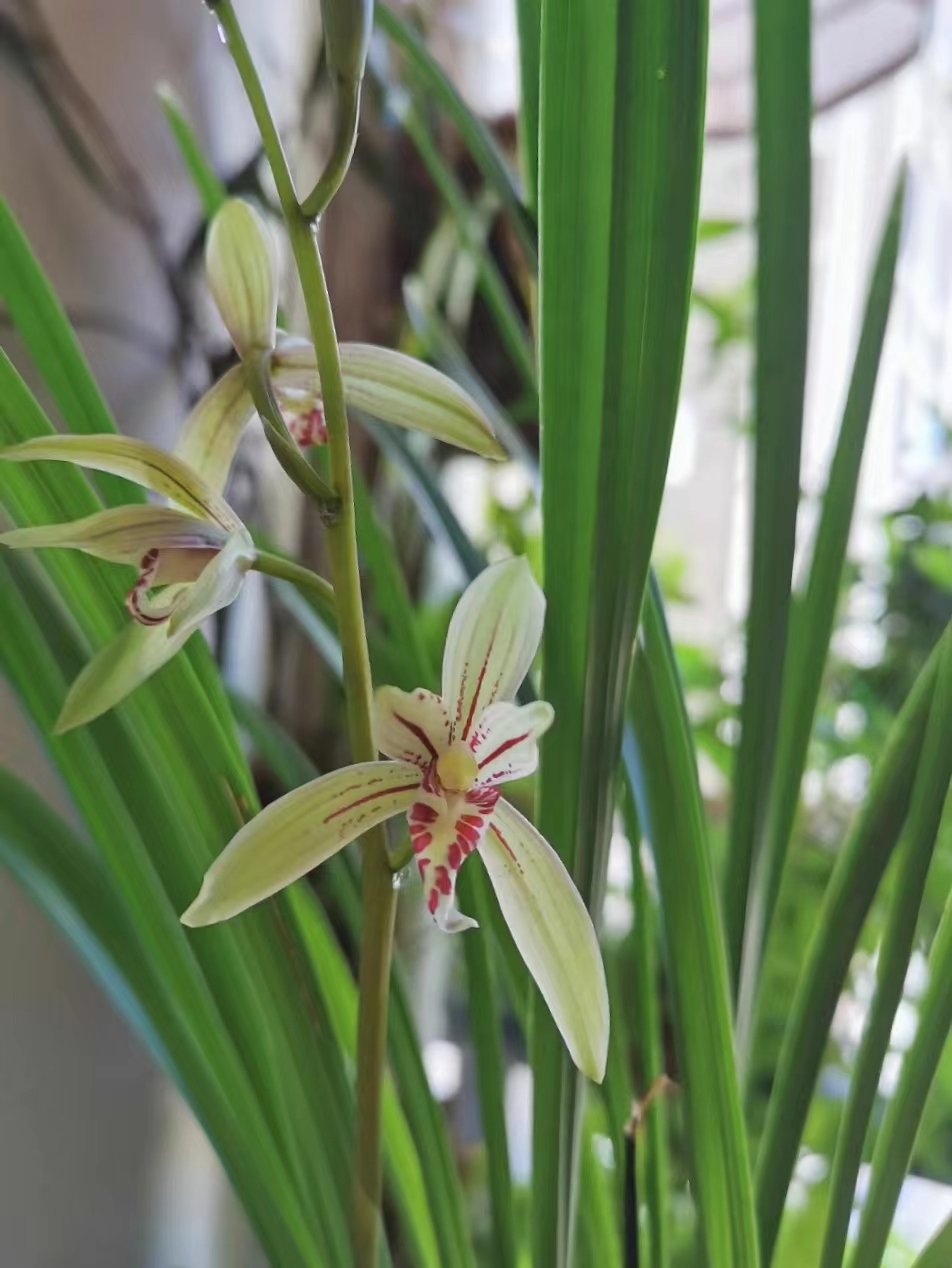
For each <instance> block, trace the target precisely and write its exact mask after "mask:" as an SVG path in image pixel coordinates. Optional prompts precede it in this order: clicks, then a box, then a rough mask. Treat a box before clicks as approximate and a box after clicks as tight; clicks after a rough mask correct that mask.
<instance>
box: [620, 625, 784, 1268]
mask: <svg viewBox="0 0 952 1268" xmlns="http://www.w3.org/2000/svg"><path fill="white" fill-rule="evenodd" d="M643 636H644V647H643V649H639V652H638V654H637V656H636V658H635V673H634V680H633V684H632V718H633V721H634V729H635V737H636V747H637V754H634V753H633V754H630V755H629V754H626V765H627V766H628V769H629V778H630V779H631V781H632V784H633V791H634V793H635V796H636V800H637V802H638V812H639V819H640V820H641V823H642V827H643V829H644V831H645V832H646V835H647V836H648V839H649V841H650V842H651V847H652V852H653V855H654V860H655V869H656V871H657V874H658V885H659V889H660V893H661V909H662V916H663V920H664V941H665V947H666V953H667V954H666V959H667V969H668V980H669V981H670V983H671V988H672V993H673V998H674V1019H675V1027H676V1033H677V1049H678V1058H679V1067H680V1080H681V1081H682V1082H683V1087H684V1097H685V1102H686V1107H687V1114H688V1122H689V1129H690V1134H689V1148H690V1152H691V1174H692V1179H693V1185H694V1188H695V1193H696V1197H697V1202H698V1206H699V1213H700V1220H701V1229H702V1236H703V1239H704V1244H705V1248H706V1254H705V1256H704V1263H706V1264H708V1265H710V1268H721V1266H723V1268H737V1265H739V1264H744V1265H751V1268H756V1265H757V1264H758V1263H759V1262H760V1258H759V1254H758V1247H757V1228H756V1223H755V1220H754V1205H753V1192H752V1186H751V1177H750V1165H749V1162H748V1157H747V1141H746V1138H745V1136H744V1125H743V1117H742V1115H741V1107H740V1095H739V1091H738V1085H737V1072H736V1068H735V1064H734V1047H733V1037H732V1034H731V1018H730V990H729V986H728V977H727V960H726V954H725V948H724V940H723V930H722V928H721V922H720V911H719V909H718V903H717V889H716V886H715V883H714V873H713V867H712V863H711V856H710V851H709V847H708V843H707V840H706V833H705V827H704V808H703V804H702V802H701V793H700V788H699V786H698V782H697V765H696V759H695V755H694V746H693V743H692V741H691V731H690V725H689V723H688V718H687V714H686V712H685V710H684V703H683V699H682V695H681V690H680V686H679V683H678V673H677V667H676V665H675V663H674V653H673V650H672V648H671V644H670V642H669V640H668V636H667V630H666V629H665V627H664V622H663V618H662V616H661V608H660V605H659V604H657V603H655V602H646V604H645V615H644V635H643Z"/></svg>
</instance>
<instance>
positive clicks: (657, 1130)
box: [616, 597, 671, 1268]
mask: <svg viewBox="0 0 952 1268" xmlns="http://www.w3.org/2000/svg"><path fill="white" fill-rule="evenodd" d="M649 602H651V599H650V597H649ZM622 805H623V807H624V812H625V829H626V831H627V833H628V838H629V841H630V843H631V865H632V876H633V884H632V897H633V901H634V909H635V924H634V931H633V937H632V959H633V960H634V963H633V964H632V966H631V968H632V971H633V975H634V977H635V979H636V996H635V998H636V1007H637V1012H636V1015H635V1028H634V1029H635V1035H636V1037H637V1042H638V1047H639V1052H640V1054H641V1074H642V1079H643V1086H642V1087H640V1088H639V1089H638V1092H639V1094H640V1096H645V1095H646V1094H647V1093H648V1091H649V1090H650V1089H651V1088H652V1087H653V1086H654V1085H655V1083H656V1081H657V1080H658V1079H660V1078H661V1077H662V1076H663V1075H664V1074H665V1073H666V1071H665V1060H664V1042H663V1036H662V1033H661V1016H660V1010H659V1007H658V965H657V963H656V961H657V948H656V937H657V929H656V924H657V916H656V913H655V909H654V903H653V901H652V897H651V894H650V892H649V889H648V879H647V877H646V876H645V868H644V862H643V860H642V857H641V825H640V824H639V822H638V816H637V811H636V808H635V799H634V795H633V793H632V790H631V785H630V783H629V781H627V780H626V781H625V788H624V797H623V801H622ZM616 1024H617V1022H616ZM639 1153H640V1154H641V1156H642V1158H643V1171H644V1174H645V1176H646V1178H647V1184H646V1186H645V1194H644V1197H645V1205H646V1207H647V1211H648V1245H649V1247H650V1255H649V1256H646V1257H645V1262H646V1263H647V1264H650V1265H651V1268H668V1264H669V1263H670V1256H671V1230H670V1223H671V1220H670V1210H669V1204H668V1196H669V1195H668V1186H669V1183H670V1166H669V1159H668V1111H667V1106H666V1105H665V1102H664V1097H663V1096H659V1097H657V1098H656V1099H655V1100H654V1102H653V1103H652V1105H651V1108H650V1110H649V1111H648V1119H647V1124H646V1126H645V1128H644V1132H643V1134H642V1135H641V1137H640V1145H639Z"/></svg>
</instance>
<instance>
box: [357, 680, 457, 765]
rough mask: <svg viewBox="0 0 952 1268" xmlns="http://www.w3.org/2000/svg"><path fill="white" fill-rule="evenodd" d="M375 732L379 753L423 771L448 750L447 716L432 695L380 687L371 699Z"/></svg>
mask: <svg viewBox="0 0 952 1268" xmlns="http://www.w3.org/2000/svg"><path fill="white" fill-rule="evenodd" d="M374 732H375V734H376V736H377V748H378V749H379V750H380V752H381V753H385V754H386V755H387V757H395V758H397V759H398V760H399V761H402V762H415V763H416V764H417V765H418V766H420V767H426V766H429V764H430V762H432V761H435V760H436V759H437V758H438V757H439V756H440V754H441V753H444V752H445V751H446V750H447V749H448V748H449V743H450V719H449V714H448V713H447V712H446V707H445V705H444V704H443V701H442V700H441V699H440V697H439V696H437V695H435V694H434V693H433V692H432V691H423V690H422V689H421V690H419V691H413V692H409V691H401V690H400V689H399V687H381V688H380V689H379V690H378V691H377V693H376V695H375V696H374Z"/></svg>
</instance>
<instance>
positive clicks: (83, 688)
mask: <svg viewBox="0 0 952 1268" xmlns="http://www.w3.org/2000/svg"><path fill="white" fill-rule="evenodd" d="M173 593H174V592H173V590H172V587H170V588H169V590H167V591H165V594H166V595H168V596H169V597H170V598H171V597H172V596H173ZM189 633H190V631H188V630H186V631H185V632H184V633H182V634H175V635H173V634H171V633H170V631H169V626H168V623H167V622H166V623H165V624H163V625H139V624H137V623H136V622H135V621H130V622H129V624H128V625H126V626H124V627H123V629H122V630H121V631H120V632H119V633H118V634H117V635H116V636H115V638H113V639H112V640H111V641H110V642H108V643H106V645H105V646H104V647H102V648H100V650H99V651H98V652H97V653H96V654H95V656H93V658H92V660H91V661H90V662H89V664H88V665H87V666H86V667H85V669H83V671H82V673H80V675H79V677H78V678H77V679H76V681H75V682H74V683H73V685H72V686H71V687H70V689H69V693H68V695H67V697H66V701H65V703H64V705H63V709H62V712H61V713H60V716H59V718H58V720H57V723H56V732H57V734H59V735H62V733H63V732H64V731H71V730H73V728H74V727H77V726H84V725H85V724H86V723H87V722H92V721H93V720H94V719H95V718H98V717H99V716H100V715H101V714H103V713H106V712H107V711H108V710H109V709H112V708H113V707H114V706H115V705H117V704H119V702H120V701H121V700H124V699H125V698H126V696H128V695H129V694H130V693H131V692H133V691H135V689H136V687H138V686H139V685H140V684H141V683H143V682H145V680H146V679H147V678H150V677H151V676H152V674H154V673H155V672H156V670H158V669H161V668H162V666H163V665H164V664H166V663H167V662H168V661H170V660H171V659H172V657H173V656H174V655H175V654H176V652H178V651H179V650H180V649H181V648H182V647H184V646H185V643H186V642H187V641H188V637H189Z"/></svg>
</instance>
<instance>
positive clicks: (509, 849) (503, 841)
mask: <svg viewBox="0 0 952 1268" xmlns="http://www.w3.org/2000/svg"><path fill="white" fill-rule="evenodd" d="M493 832H495V834H496V836H497V837H498V838H499V840H500V842H501V844H502V845H504V846H505V848H506V852H507V854H508V855H509V857H510V858H511V859H512V861H513V863H515V864H516V866H517V867H518V866H519V860H518V859H517V858H516V856H515V853H514V852H513V849H512V846H511V845H510V844H509V842H508V841H507V840H506V838H505V837H504V836H503V834H502V833H501V832H500V831H499V828H498V827H497V825H496V824H495V823H494V824H493ZM519 870H520V871H521V870H522V869H521V868H520V869H519Z"/></svg>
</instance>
